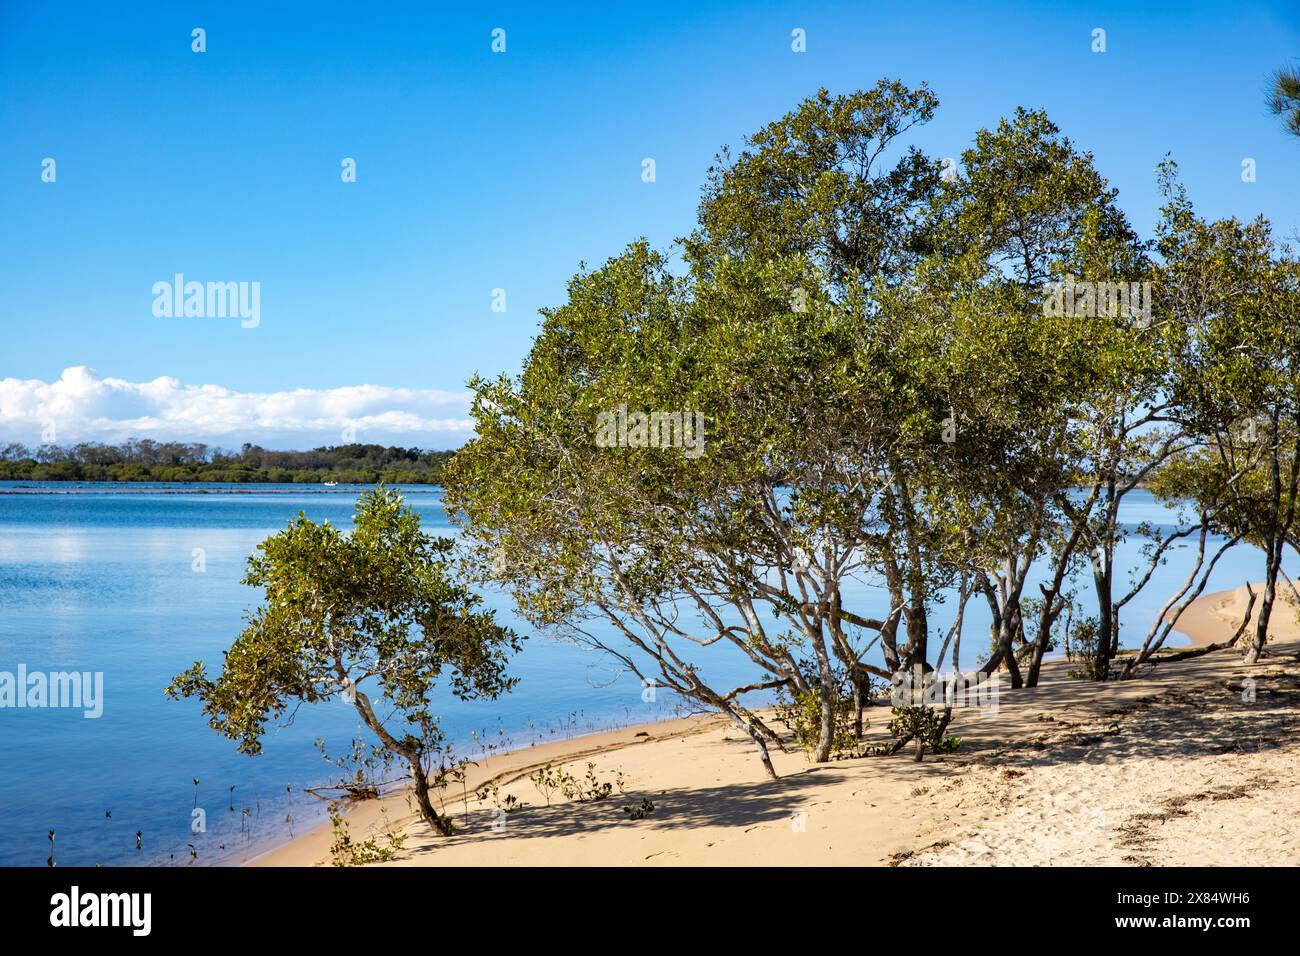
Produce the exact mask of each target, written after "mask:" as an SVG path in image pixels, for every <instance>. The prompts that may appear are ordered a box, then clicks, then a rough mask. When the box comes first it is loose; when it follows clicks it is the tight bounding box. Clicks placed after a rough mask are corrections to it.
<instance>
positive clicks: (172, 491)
mask: <svg viewBox="0 0 1300 956" xmlns="http://www.w3.org/2000/svg"><path fill="white" fill-rule="evenodd" d="M376 484H377V482H376V483H369V482H367V483H349V484H346V485H345V484H339V485H338V486H337V487H333V486H327V485H325V484H317V483H311V482H297V483H288V482H272V481H268V482H259V481H239V482H236V481H144V480H142V481H94V482H87V481H42V482H31V483H28V482H22V483H17V482H15V483H13V484H11V485H8V486H6V485H0V495H76V494H96V493H101V494H119V495H146V494H157V495H253V494H262V495H293V494H315V495H347V494H355V493H356V492H357V491H358V490H363V489H366V488H373V487H375V485H376ZM48 485H57V486H59V487H56V488H50V487H46V486H48ZM214 485H224V486H227V487H212V486H214ZM391 485H392V487H395V488H440V487H442V486H441V485H440V484H438V483H437V482H392V483H391Z"/></svg>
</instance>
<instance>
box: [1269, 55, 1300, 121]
mask: <svg viewBox="0 0 1300 956" xmlns="http://www.w3.org/2000/svg"><path fill="white" fill-rule="evenodd" d="M1268 108H1269V110H1270V111H1271V112H1272V113H1273V115H1274V116H1280V117H1282V121H1283V123H1284V124H1285V125H1286V129H1287V132H1289V133H1292V134H1294V135H1296V136H1300V70H1297V69H1295V68H1294V67H1288V68H1285V69H1281V70H1278V71H1277V72H1275V73H1274V74H1273V77H1272V83H1271V85H1270V87H1269V91H1268Z"/></svg>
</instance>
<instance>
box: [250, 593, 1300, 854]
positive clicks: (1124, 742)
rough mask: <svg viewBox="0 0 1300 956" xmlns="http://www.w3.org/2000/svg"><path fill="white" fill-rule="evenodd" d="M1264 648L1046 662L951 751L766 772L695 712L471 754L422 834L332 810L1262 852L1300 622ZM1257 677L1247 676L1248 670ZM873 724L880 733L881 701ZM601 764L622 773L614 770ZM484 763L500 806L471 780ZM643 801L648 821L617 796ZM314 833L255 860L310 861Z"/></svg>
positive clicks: (635, 836) (1221, 603)
mask: <svg viewBox="0 0 1300 956" xmlns="http://www.w3.org/2000/svg"><path fill="white" fill-rule="evenodd" d="M1244 606H1245V589H1244V588H1242V589H1238V590H1236V591H1227V592H1221V593H1219V594H1211V595H1206V596H1205V597H1203V598H1201V599H1200V600H1199V601H1197V602H1196V603H1195V604H1194V605H1193V606H1192V607H1191V608H1189V609H1188V611H1187V613H1186V614H1185V615H1184V617H1183V620H1182V621H1180V629H1181V630H1183V631H1184V632H1185V633H1187V634H1188V635H1189V636H1190V637H1191V638H1192V640H1193V643H1198V644H1205V643H1210V642H1213V641H1221V640H1224V639H1225V638H1226V637H1228V636H1230V635H1231V634H1232V632H1233V631H1234V630H1235V628H1236V625H1237V624H1238V623H1239V621H1240V615H1241V613H1242V610H1243V609H1244ZM1272 641H1273V643H1272V644H1271V645H1270V648H1269V650H1270V653H1269V656H1267V657H1266V658H1265V659H1264V660H1263V661H1261V662H1260V663H1259V664H1258V665H1255V666H1252V667H1246V666H1244V665H1243V664H1241V662H1240V656H1239V655H1238V654H1237V653H1236V652H1235V651H1231V650H1224V651H1216V652H1211V653H1209V654H1206V655H1204V656H1202V657H1198V658H1195V659H1192V660H1187V661H1180V662H1176V663H1165V664H1157V665H1156V666H1154V667H1151V668H1147V669H1145V670H1144V672H1143V675H1142V676H1141V677H1140V678H1139V679H1137V680H1133V681H1128V682H1125V683H1122V684H1116V683H1110V684H1105V685H1096V684H1090V683H1085V682H1081V681H1077V680H1073V679H1071V678H1069V677H1068V676H1067V675H1066V673H1065V671H1066V667H1065V666H1064V665H1063V664H1061V663H1059V662H1058V663H1052V664H1050V665H1049V666H1047V667H1045V669H1044V671H1045V673H1044V678H1043V681H1042V684H1041V686H1040V687H1038V688H1035V689H1033V690H1024V691H1016V692H1010V691H1008V692H1006V693H1004V694H1003V695H1002V697H1001V701H1000V708H999V710H998V713H997V714H996V715H986V716H978V715H977V714H976V713H975V712H968V711H963V712H961V713H960V715H959V717H958V719H957V721H956V722H955V724H954V726H953V728H952V733H954V734H955V735H957V736H960V737H961V738H962V739H963V745H962V747H961V749H960V750H959V752H958V753H957V754H954V755H950V756H947V757H944V758H927V760H926V761H925V762H924V763H916V762H915V761H913V760H911V759H909V758H908V757H907V756H905V755H901V754H900V755H895V756H893V757H889V758H878V757H865V758H860V759H855V760H843V761H836V762H833V763H829V764H823V765H810V764H809V763H808V762H807V761H806V760H805V759H804V757H803V756H802V755H801V754H799V753H785V754H780V753H777V754H774V755H773V759H774V763H775V765H776V768H777V771H778V773H779V774H780V775H781V779H780V780H779V781H776V782H772V781H769V780H766V779H765V778H764V776H763V773H762V770H761V768H760V766H759V764H758V761H757V760H756V759H755V757H754V755H753V751H752V748H751V745H750V744H749V742H748V740H746V739H743V738H742V737H741V735H740V734H738V733H737V732H736V731H735V730H734V729H732V728H731V727H729V726H727V725H724V724H722V723H721V722H720V721H719V720H718V719H716V718H691V719H686V720H679V721H673V722H670V723H666V724H653V725H648V726H645V727H640V728H631V729H628V730H623V731H615V732H610V733H606V734H599V735H595V736H592V737H586V738H581V739H578V740H572V741H565V742H560V743H553V744H547V745H544V746H538V747H535V748H529V749H527V750H521V751H517V752H515V753H512V754H506V755H502V756H499V757H494V758H492V759H491V760H489V761H486V762H485V763H484V764H483V765H481V766H479V767H475V768H472V770H471V773H470V779H469V780H468V781H467V784H466V788H465V791H464V792H465V794H467V796H465V797H462V794H461V793H460V792H457V793H456V794H449V795H448V803H447V808H448V810H450V811H451V812H453V813H454V815H455V817H456V820H457V823H458V825H460V826H461V827H462V830H461V832H460V833H458V834H457V835H456V836H453V837H451V838H441V837H434V836H433V835H432V834H430V833H429V831H428V828H427V827H426V826H425V825H424V824H423V823H422V822H420V821H418V820H416V819H415V818H414V815H413V814H412V813H411V812H410V810H409V808H408V805H407V801H406V799H405V798H404V797H403V796H402V795H395V796H392V797H388V798H386V799H384V800H380V801H370V802H368V803H365V804H362V805H360V806H359V807H357V808H356V809H355V810H354V811H352V812H351V813H349V814H348V819H349V821H350V827H351V832H352V834H353V836H354V838H355V837H364V836H365V835H367V834H373V833H376V832H378V831H379V830H380V829H384V828H386V829H401V830H402V831H403V832H405V833H406V835H407V839H406V842H405V845H404V847H403V849H402V851H401V852H400V853H399V854H398V856H397V858H396V859H395V860H393V861H392V862H391V863H390V864H387V865H395V866H428V865H470V866H505V865H601V864H608V865H663V864H668V865H699V864H715V865H716V864H723V865H754V864H787V865H801V864H856V865H904V866H916V865H925V866H933V865H938V866H947V865H972V864H973V865H1070V864H1086V865H1093V864H1104V865H1139V866H1140V865H1149V864H1155V865H1179V864H1244V865H1273V864H1295V863H1297V862H1300V822H1297V821H1300V773H1297V772H1296V771H1297V768H1300V740H1298V739H1297V737H1296V730H1297V729H1298V727H1300V658H1298V657H1297V652H1298V651H1300V625H1297V618H1296V609H1295V608H1294V607H1292V606H1290V605H1288V604H1286V603H1282V602H1279V604H1278V605H1277V607H1276V610H1275V612H1274V621H1273V627H1272ZM1252 682H1253V683H1252ZM870 715H871V717H872V727H871V730H870V733H871V734H872V735H873V736H875V737H876V738H878V739H880V740H883V739H884V725H885V724H886V723H887V722H888V710H887V709H886V708H883V707H881V708H874V709H873V710H872V711H871V712H870ZM547 763H552V764H555V765H560V764H561V763H562V765H563V766H565V767H566V768H567V769H568V771H569V772H570V773H571V774H572V775H573V776H575V777H581V776H583V775H584V774H585V773H586V772H587V770H588V763H590V764H592V765H593V767H592V770H593V772H594V773H595V775H596V777H597V779H598V780H602V781H604V780H608V781H611V782H614V781H615V780H616V779H619V780H620V781H621V783H622V790H621V791H619V790H616V791H615V793H614V794H613V795H612V796H610V797H609V798H608V799H606V800H601V801H597V802H578V801H569V800H564V799H563V798H560V799H556V798H554V797H553V798H552V800H551V804H550V805H549V806H548V805H547V803H546V801H545V799H544V797H543V795H542V794H541V793H540V792H539V791H538V790H537V788H536V787H535V786H534V785H533V784H532V783H531V782H530V781H529V780H528V779H527V778H528V776H529V775H530V774H531V773H533V772H535V770H536V769H537V768H538V767H542V766H545V765H546V764H547ZM616 775H621V777H617V776H616ZM489 780H492V781H495V782H496V783H497V785H498V787H499V791H498V799H499V798H501V797H504V796H505V795H506V794H513V795H514V796H515V797H516V798H517V799H519V800H521V801H524V802H526V804H527V805H526V806H524V807H523V808H522V809H518V810H515V811H513V812H511V813H509V814H501V813H500V812H499V811H498V810H497V809H496V808H495V807H494V806H493V805H492V803H491V801H488V802H486V803H480V802H479V801H477V800H476V799H475V797H474V790H475V789H476V788H477V787H479V786H480V785H481V784H483V783H485V782H487V781H489ZM643 799H646V800H649V801H651V802H652V803H653V804H654V810H653V811H652V812H651V813H649V814H648V815H647V816H646V817H645V818H644V819H632V818H631V817H630V816H629V814H628V813H626V812H625V811H624V810H623V808H624V807H636V806H639V805H640V803H641V801H642V800H643ZM329 843H330V833H329V830H328V828H327V827H326V828H321V829H318V830H316V831H314V832H312V833H309V834H306V835H304V836H302V837H300V838H299V839H297V840H294V841H293V842H291V843H289V844H287V845H285V846H283V847H281V848H279V849H277V850H274V851H272V852H271V853H269V854H266V855H264V856H263V857H261V858H259V859H258V860H256V861H254V862H255V864H256V865H315V864H319V863H322V862H325V861H327V858H328V849H329Z"/></svg>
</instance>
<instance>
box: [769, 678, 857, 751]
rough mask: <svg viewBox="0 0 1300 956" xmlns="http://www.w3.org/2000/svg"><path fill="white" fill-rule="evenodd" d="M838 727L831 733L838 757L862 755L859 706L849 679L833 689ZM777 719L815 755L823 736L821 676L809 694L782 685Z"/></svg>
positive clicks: (805, 748)
mask: <svg viewBox="0 0 1300 956" xmlns="http://www.w3.org/2000/svg"><path fill="white" fill-rule="evenodd" d="M832 692H833V694H834V707H833V710H832V713H833V716H834V724H833V727H834V730H833V732H832V735H831V753H830V756H831V758H832V759H834V760H843V759H846V758H850V757H855V756H858V750H859V740H858V736H857V728H856V724H855V721H856V718H857V709H856V707H855V706H854V703H853V695H852V693H851V692H850V691H849V688H848V685H847V682H846V681H843V680H841V681H839V682H838V683H837V684H836V685H835V686H834V688H833V691H832ZM774 710H775V712H776V718H777V720H779V721H780V722H781V723H783V724H785V725H786V727H788V728H790V732H791V733H792V734H793V735H794V739H795V743H797V744H798V745H799V747H800V749H802V750H803V751H804V753H805V754H809V755H811V754H812V753H813V752H814V750H815V748H816V746H817V743H818V741H819V740H820V738H821V720H822V696H821V684H820V681H819V679H817V678H815V677H814V678H813V679H812V680H811V681H810V687H809V690H808V692H807V693H802V694H801V693H799V692H797V691H794V692H792V691H790V690H789V689H788V688H782V689H781V690H780V692H779V694H778V697H777V701H776V703H775V705H774Z"/></svg>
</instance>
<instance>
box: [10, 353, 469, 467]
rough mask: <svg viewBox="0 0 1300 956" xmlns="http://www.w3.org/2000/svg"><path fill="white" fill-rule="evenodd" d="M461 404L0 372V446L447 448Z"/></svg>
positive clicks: (425, 394)
mask: <svg viewBox="0 0 1300 956" xmlns="http://www.w3.org/2000/svg"><path fill="white" fill-rule="evenodd" d="M469 403H470V395H469V393H468V392H463V391H462V392H453V391H442V390H440V389H423V388H389V387H386V386H382V385H348V386H343V387H340V388H328V389H308V388H299V389H293V390H291V391H283V392H238V391H234V390H232V389H228V388H223V387H222V386H220V385H187V384H183V383H182V382H180V381H179V380H177V379H175V378H171V377H169V376H162V377H159V378H156V379H154V380H153V381H151V382H128V381H125V380H124V379H120V378H108V377H101V376H100V375H98V374H97V373H96V372H95V370H94V369H90V368H87V367H85V366H84V365H79V366H75V367H73V368H69V369H66V370H65V371H64V372H63V374H62V376H60V378H59V379H58V380H56V381H53V382H42V381H40V380H38V379H26V380H24V379H17V378H3V379H0V444H3V443H6V442H21V443H23V444H27V445H36V444H45V443H53V444H61V445H66V444H75V443H77V442H94V441H99V442H109V443H112V442H120V441H125V440H127V439H129V438H151V439H154V440H156V441H187V442H205V443H207V444H211V445H218V446H222V447H228V448H237V447H238V446H240V445H242V444H243V443H244V442H252V443H253V444H258V445H264V446H266V447H271V448H309V447H317V446H320V445H341V444H349V443H351V442H354V441H356V442H366V443H375V444H380V445H402V446H405V447H412V446H418V447H421V448H455V447H457V446H458V445H460V444H462V443H463V442H464V441H465V440H466V439H468V438H469V437H470V434H471V432H472V430H473V422H472V421H471V420H470V418H469Z"/></svg>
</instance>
